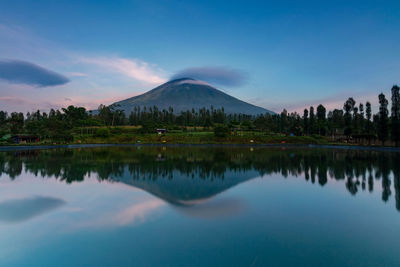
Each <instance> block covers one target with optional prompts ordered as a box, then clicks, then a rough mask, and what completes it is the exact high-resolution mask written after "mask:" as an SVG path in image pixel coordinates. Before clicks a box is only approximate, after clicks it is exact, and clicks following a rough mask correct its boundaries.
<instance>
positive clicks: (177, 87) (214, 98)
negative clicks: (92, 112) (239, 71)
mask: <svg viewBox="0 0 400 267" xmlns="http://www.w3.org/2000/svg"><path fill="white" fill-rule="evenodd" d="M112 106H115V107H118V109H121V110H123V111H124V112H125V114H127V115H129V114H130V113H131V112H132V111H133V110H134V108H135V107H140V108H141V109H143V108H144V107H147V108H149V107H153V106H156V107H157V108H158V109H159V110H162V109H166V110H168V108H169V107H172V108H173V110H174V113H176V114H178V113H180V112H182V111H187V110H192V109H195V110H199V109H201V108H206V109H211V107H213V108H214V109H220V108H224V111H225V113H227V114H233V113H237V114H239V113H241V114H247V115H258V114H265V113H269V114H274V112H272V111H270V110H267V109H264V108H262V107H258V106H255V105H252V104H249V103H246V102H244V101H242V100H239V99H237V98H235V97H232V96H230V95H228V94H226V93H224V92H222V91H220V90H218V89H216V88H214V87H212V86H211V85H210V84H208V83H206V82H204V81H200V80H195V79H191V78H182V79H176V80H172V81H169V82H166V83H164V84H162V85H160V86H158V87H156V88H154V89H152V90H150V91H148V92H146V93H144V94H142V95H138V96H135V97H131V98H128V99H125V100H122V101H119V102H116V103H114V104H112Z"/></svg>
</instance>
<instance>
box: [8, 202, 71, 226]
mask: <svg viewBox="0 0 400 267" xmlns="http://www.w3.org/2000/svg"><path fill="white" fill-rule="evenodd" d="M64 204H65V201H64V200H62V199H59V198H53V197H43V196H36V197H32V198H23V199H13V200H7V201H4V202H2V203H0V221H2V222H6V223H19V222H23V221H27V220H29V219H32V218H34V217H37V216H39V215H42V214H44V213H47V212H50V211H52V210H55V209H57V208H59V207H61V206H62V205H64Z"/></svg>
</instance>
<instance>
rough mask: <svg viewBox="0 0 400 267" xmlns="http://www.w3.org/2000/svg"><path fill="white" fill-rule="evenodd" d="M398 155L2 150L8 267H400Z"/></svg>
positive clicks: (0, 224)
mask: <svg viewBox="0 0 400 267" xmlns="http://www.w3.org/2000/svg"><path fill="white" fill-rule="evenodd" d="M399 248H400V153H398V152H382V151H381V152H380V151H374V150H355V149H352V150H348V149H339V148H337V149H322V148H308V147H229V146H226V147H207V146H164V147H163V146H115V147H113V146H111V147H91V148H73V149H64V148H57V149H38V150H35V149H31V150H10V151H3V152H0V265H1V266H88V265H91V266H127V265H131V266H267V265H269V266H299V265H300V266H399V265H400V253H399Z"/></svg>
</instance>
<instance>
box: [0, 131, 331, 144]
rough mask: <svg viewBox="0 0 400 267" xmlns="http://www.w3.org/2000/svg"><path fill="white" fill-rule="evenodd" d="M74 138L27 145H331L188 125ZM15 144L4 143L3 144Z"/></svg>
mask: <svg viewBox="0 0 400 267" xmlns="http://www.w3.org/2000/svg"><path fill="white" fill-rule="evenodd" d="M72 137H73V139H72V140H70V141H68V142H66V141H60V140H50V139H43V138H42V140H41V141H39V142H37V143H30V144H26V143H24V145H53V144H132V143H134V144H137V143H142V144H163V143H168V144H328V142H327V140H326V139H325V138H323V137H321V136H285V135H281V134H267V133H264V132H257V131H242V132H239V133H235V134H228V135H227V136H225V137H216V136H215V134H214V132H213V131H212V129H202V128H189V127H188V128H185V129H184V130H173V131H169V132H167V133H166V134H162V135H160V134H157V133H142V132H141V131H140V128H138V127H96V128H77V129H74V130H73V133H72ZM10 144H11V145H12V143H10V142H4V143H2V145H10Z"/></svg>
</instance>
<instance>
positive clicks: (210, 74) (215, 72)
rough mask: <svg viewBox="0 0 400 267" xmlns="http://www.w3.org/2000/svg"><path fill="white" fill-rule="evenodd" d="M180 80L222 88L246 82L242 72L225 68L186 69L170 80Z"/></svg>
mask: <svg viewBox="0 0 400 267" xmlns="http://www.w3.org/2000/svg"><path fill="white" fill-rule="evenodd" d="M180 78H193V79H196V80H202V81H206V82H209V83H211V84H219V85H222V86H240V85H243V84H244V83H245V82H246V80H247V77H246V74H245V73H243V72H242V71H240V70H236V69H230V68H226V67H196V68H187V69H183V70H182V71H180V72H178V73H176V74H175V75H174V76H172V78H171V79H180Z"/></svg>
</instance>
